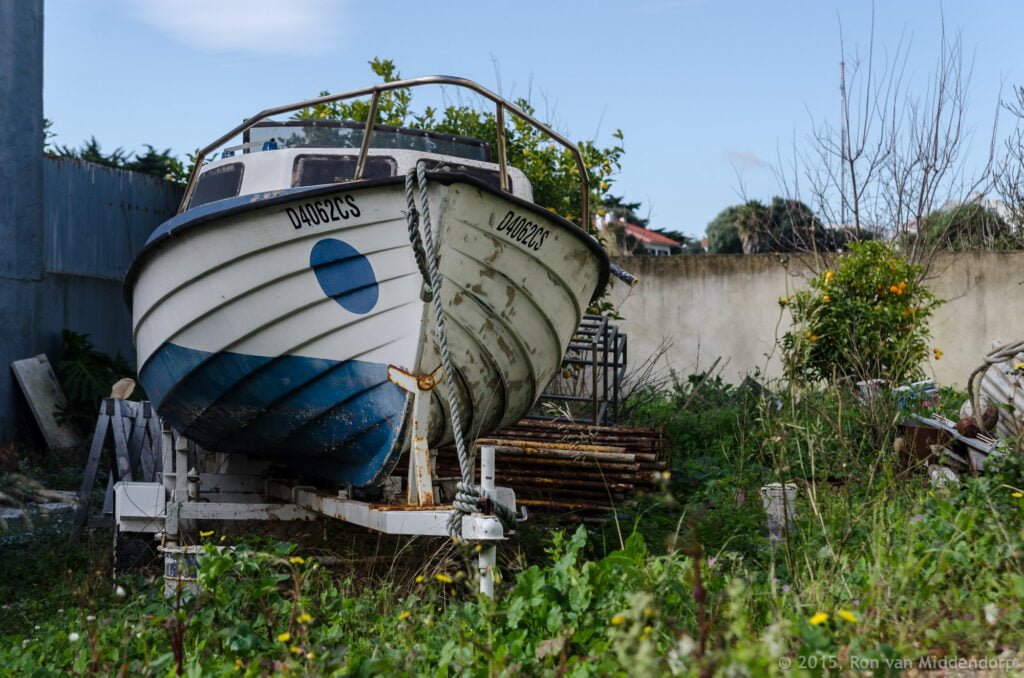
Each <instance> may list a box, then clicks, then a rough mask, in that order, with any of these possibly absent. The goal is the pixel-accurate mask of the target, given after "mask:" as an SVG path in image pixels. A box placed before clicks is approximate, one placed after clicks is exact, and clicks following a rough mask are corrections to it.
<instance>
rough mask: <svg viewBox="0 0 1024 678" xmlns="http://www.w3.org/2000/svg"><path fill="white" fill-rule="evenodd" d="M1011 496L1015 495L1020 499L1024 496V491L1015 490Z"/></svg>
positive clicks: (1014, 496)
mask: <svg viewBox="0 0 1024 678" xmlns="http://www.w3.org/2000/svg"><path fill="white" fill-rule="evenodd" d="M1010 496H1011V497H1013V498H1014V499H1020V498H1021V497H1024V493H1021V492H1014V493H1013V494H1011V495H1010Z"/></svg>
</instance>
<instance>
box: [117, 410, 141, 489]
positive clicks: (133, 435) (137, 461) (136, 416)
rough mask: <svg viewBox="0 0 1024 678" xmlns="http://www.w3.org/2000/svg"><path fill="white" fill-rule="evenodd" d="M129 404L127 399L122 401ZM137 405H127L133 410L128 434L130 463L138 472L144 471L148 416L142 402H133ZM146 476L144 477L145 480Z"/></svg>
mask: <svg viewBox="0 0 1024 678" xmlns="http://www.w3.org/2000/svg"><path fill="white" fill-rule="evenodd" d="M120 402H121V404H122V405H125V406H127V405H128V402H127V401H123V400H122V401H120ZM132 404H133V405H135V407H131V408H129V407H126V408H125V409H126V410H127V411H130V412H131V416H132V426H131V432H130V434H129V436H128V463H129V464H130V465H131V466H130V468H131V469H132V470H133V471H134V472H136V473H142V447H143V445H144V444H145V442H146V424H147V422H146V418H145V417H144V416H143V413H142V407H140V405H141V403H132ZM144 479H145V477H143V480H144Z"/></svg>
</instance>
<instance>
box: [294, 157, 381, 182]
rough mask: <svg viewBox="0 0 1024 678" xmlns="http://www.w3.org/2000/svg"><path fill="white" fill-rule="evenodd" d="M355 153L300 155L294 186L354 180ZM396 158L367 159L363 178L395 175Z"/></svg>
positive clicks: (296, 166)
mask: <svg viewBox="0 0 1024 678" xmlns="http://www.w3.org/2000/svg"><path fill="white" fill-rule="evenodd" d="M356 162H357V157H356V156H354V155H300V156H299V157H297V158H296V159H295V166H294V168H293V170H292V186H318V185H320V184H340V183H343V182H346V181H352V178H353V177H355V175H356ZM397 166H398V165H397V163H396V162H395V159H394V158H388V157H385V156H381V155H373V156H370V157H368V158H367V159H366V167H364V168H363V179H385V178H387V177H391V176H394V175H395V170H396V168H397Z"/></svg>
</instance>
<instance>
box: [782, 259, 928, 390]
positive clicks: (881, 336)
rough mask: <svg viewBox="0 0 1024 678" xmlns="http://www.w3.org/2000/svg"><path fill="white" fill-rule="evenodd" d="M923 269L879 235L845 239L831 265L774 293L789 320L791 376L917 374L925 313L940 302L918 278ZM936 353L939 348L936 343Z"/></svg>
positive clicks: (785, 344) (786, 355) (895, 377)
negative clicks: (787, 293)
mask: <svg viewBox="0 0 1024 678" xmlns="http://www.w3.org/2000/svg"><path fill="white" fill-rule="evenodd" d="M922 275H923V269H922V268H921V267H920V266H917V265H915V264H911V263H910V262H908V261H907V260H906V259H905V258H903V257H902V256H900V255H899V254H898V253H897V252H896V251H895V250H894V249H893V248H892V247H891V246H889V245H886V244H884V243H880V242H860V243H853V244H851V245H850V253H849V255H847V256H844V257H841V258H840V259H839V260H838V265H837V266H836V269H835V270H834V271H833V270H828V271H825V272H824V273H822V274H821V275H820V276H818V277H816V278H813V279H812V280H811V281H810V283H809V286H808V289H806V290H801V291H800V292H797V293H796V294H795V295H793V296H791V297H788V298H784V299H781V300H780V302H779V303H780V304H782V305H783V306H784V307H788V308H789V310H790V312H791V313H792V316H793V324H794V327H793V329H792V330H791V331H789V332H787V333H786V334H785V335H784V336H783V338H782V348H783V359H784V363H785V368H786V371H787V376H789V378H790V379H793V380H797V381H802V380H810V381H814V380H830V379H841V378H848V377H854V378H856V379H886V380H888V381H892V382H902V381H905V380H908V379H915V378H920V377H921V376H922V374H923V373H922V370H921V363H922V362H923V361H924V359H925V358H926V357H927V356H928V337H929V329H928V318H929V317H930V316H931V313H932V311H933V310H934V309H935V307H936V306H937V305H938V304H939V303H940V302H939V301H938V300H937V299H936V298H935V296H934V295H933V294H932V293H931V292H929V291H928V289H927V288H926V287H925V286H924V285H923V284H922V281H921V277H922ZM935 354H936V357H940V356H941V352H940V351H938V350H937V349H936V350H935Z"/></svg>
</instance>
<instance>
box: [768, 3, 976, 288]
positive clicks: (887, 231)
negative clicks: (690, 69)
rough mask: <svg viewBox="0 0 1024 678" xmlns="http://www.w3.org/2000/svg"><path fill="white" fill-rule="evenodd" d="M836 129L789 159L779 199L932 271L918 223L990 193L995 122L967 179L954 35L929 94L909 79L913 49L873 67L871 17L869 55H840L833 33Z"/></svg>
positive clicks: (964, 83)
mask: <svg viewBox="0 0 1024 678" xmlns="http://www.w3.org/2000/svg"><path fill="white" fill-rule="evenodd" d="M839 47H840V53H841V55H842V57H841V63H840V111H839V124H838V126H837V125H834V124H831V123H829V122H827V121H825V122H821V123H815V122H814V121H813V120H812V126H813V131H812V132H811V134H810V135H809V137H808V144H807V146H806V147H805V148H803V149H794V154H793V158H792V160H791V162H790V166H789V168H788V170H780V171H779V172H778V175H779V178H780V181H781V183H782V185H783V189H784V190H785V191H786V192H787V194H788V195H791V196H794V197H796V198H797V199H800V191H801V184H802V185H803V186H804V187H806V188H805V190H806V192H807V193H809V196H808V198H807V201H808V202H809V203H810V204H811V206H812V207H813V208H814V209H815V211H816V212H817V213H818V214H819V215H820V216H821V218H822V219H823V220H824V221H826V222H827V223H831V224H833V225H837V226H841V227H843V228H846V229H848V230H849V231H850V232H851V233H852V234H853V236H854V237H855V238H862V237H864V236H865V235H867V234H872V235H876V236H883V237H887V238H893V239H896V240H897V241H898V242H899V243H900V244H901V245H902V246H903V247H905V248H906V251H907V254H908V256H909V258H910V259H911V260H913V261H916V262H920V263H925V264H926V268H927V263H928V262H930V260H931V258H932V254H933V253H934V251H935V248H936V244H935V243H934V242H933V241H932V240H929V239H925V238H921V237H919V236H920V235H921V233H920V232H919V231H920V229H921V225H922V223H923V220H924V217H925V216H927V215H928V214H930V213H932V212H934V211H936V210H938V209H940V208H942V207H943V206H945V205H947V204H959V203H966V202H970V201H971V200H972V198H974V197H976V196H977V195H978V194H984V193H985V192H987V191H988V190H989V189H990V188H991V186H992V178H993V172H992V166H993V162H992V158H993V156H994V146H995V144H994V139H995V122H993V127H992V142H991V143H990V144H989V153H988V159H987V162H986V163H985V165H984V166H983V167H982V168H979V169H977V170H976V171H973V172H971V171H969V168H968V164H967V162H966V155H967V151H968V150H969V148H968V147H969V144H970V142H971V134H970V130H969V129H968V127H967V125H966V123H965V118H966V111H967V93H968V90H969V85H970V79H971V68H972V64H971V60H970V59H969V58H966V57H965V55H964V51H963V44H962V39H961V36H960V35H959V34H956V35H955V36H953V37H952V38H950V37H949V36H947V34H946V32H945V28H943V30H942V34H941V46H940V50H939V55H938V59H937V61H936V66H935V71H934V73H932V74H931V75H930V76H929V79H928V81H927V84H926V86H925V87H924V88H923V90H921V89H915V88H914V87H912V83H911V81H910V78H909V76H908V75H907V63H908V56H909V53H910V44H909V41H908V40H907V39H906V38H905V37H901V39H900V41H899V42H898V44H897V45H896V48H895V50H893V51H892V52H891V53H888V54H886V55H885V56H884V57H882V58H879V57H878V56H877V55H876V49H875V38H874V15H872V29H871V37H870V41H869V43H868V48H867V53H866V54H865V55H863V56H861V55H860V54H858V53H856V52H854V53H849V52H848V51H847V47H846V42H845V38H844V36H843V33H842V26H840V38H839Z"/></svg>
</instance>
